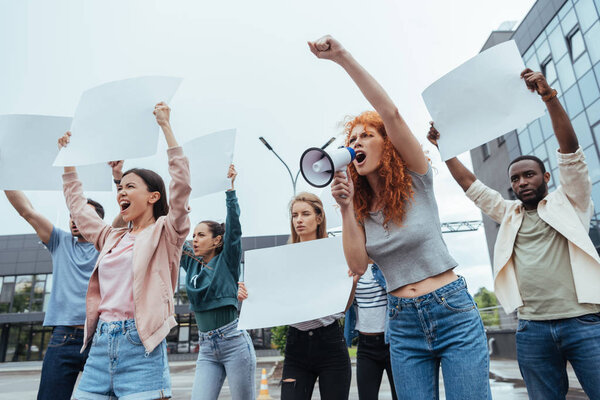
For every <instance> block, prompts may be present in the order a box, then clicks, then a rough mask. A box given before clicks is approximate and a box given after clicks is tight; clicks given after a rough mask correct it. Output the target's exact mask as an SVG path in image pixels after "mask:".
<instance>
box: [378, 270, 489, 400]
mask: <svg viewBox="0 0 600 400" xmlns="http://www.w3.org/2000/svg"><path fill="white" fill-rule="evenodd" d="M388 313H389V321H388V330H387V335H388V339H389V342H390V353H391V358H392V370H393V372H394V384H395V386H396V394H397V396H398V399H410V400H421V399H422V400H431V399H438V398H439V387H438V385H439V383H438V382H439V368H440V364H441V367H442V374H443V376H444V388H445V393H446V399H447V400H453V399H456V400H459V399H460V400H469V399H473V400H483V399H489V398H491V392H490V384H489V356H488V347H487V340H486V336H485V331H484V328H483V323H482V322H481V317H480V316H479V312H478V311H477V306H476V305H475V301H473V298H472V297H471V295H470V294H469V292H468V291H467V285H466V283H465V280H464V278H462V277H459V279H457V280H455V281H454V282H451V283H449V284H447V285H446V286H443V287H441V288H439V289H437V290H435V291H433V292H431V293H428V294H426V295H423V296H419V297H415V298H399V297H395V296H392V295H388Z"/></svg>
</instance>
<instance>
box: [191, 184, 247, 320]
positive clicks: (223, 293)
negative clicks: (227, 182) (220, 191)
mask: <svg viewBox="0 0 600 400" xmlns="http://www.w3.org/2000/svg"><path fill="white" fill-rule="evenodd" d="M225 194H226V204H227V219H226V220H225V235H224V237H223V250H222V251H221V252H220V253H219V254H218V255H216V256H215V257H213V258H212V259H211V260H210V262H209V263H208V264H206V265H204V266H202V263H201V262H200V261H199V260H201V257H194V256H193V254H194V249H193V247H192V245H191V244H190V242H185V243H184V245H183V254H182V255H181V262H180V265H181V267H182V268H183V269H184V270H185V272H186V278H185V288H186V290H187V294H188V298H189V300H190V308H191V309H192V310H193V311H195V312H201V311H209V310H213V309H215V308H219V307H224V306H234V307H236V308H237V307H238V299H237V292H238V284H237V283H238V281H239V278H240V262H241V259H242V227H241V225H240V206H239V205H238V201H237V197H236V195H235V191H234V190H231V191H228V192H225Z"/></svg>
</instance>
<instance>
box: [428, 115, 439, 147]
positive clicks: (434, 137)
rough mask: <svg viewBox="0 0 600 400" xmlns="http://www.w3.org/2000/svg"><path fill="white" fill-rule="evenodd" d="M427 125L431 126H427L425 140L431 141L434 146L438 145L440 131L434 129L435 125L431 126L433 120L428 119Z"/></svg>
mask: <svg viewBox="0 0 600 400" xmlns="http://www.w3.org/2000/svg"><path fill="white" fill-rule="evenodd" d="M429 125H431V126H430V127H429V132H428V133H427V140H429V142H431V144H433V145H434V146H435V147H438V140H440V133H439V132H438V130H437V129H435V126H433V121H429ZM438 148H439V147H438Z"/></svg>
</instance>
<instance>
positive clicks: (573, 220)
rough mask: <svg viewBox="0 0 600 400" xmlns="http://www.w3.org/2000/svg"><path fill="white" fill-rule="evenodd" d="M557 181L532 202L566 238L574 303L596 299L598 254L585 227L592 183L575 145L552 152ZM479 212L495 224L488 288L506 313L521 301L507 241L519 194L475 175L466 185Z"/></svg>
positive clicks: (519, 208) (511, 238) (599, 294)
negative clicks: (511, 195) (513, 196)
mask: <svg viewBox="0 0 600 400" xmlns="http://www.w3.org/2000/svg"><path fill="white" fill-rule="evenodd" d="M557 158H558V169H559V172H560V186H559V187H558V188H557V189H556V190H555V191H553V192H552V193H549V194H548V195H547V196H546V197H545V198H544V199H543V200H542V201H541V202H540V203H539V205H538V209H537V211H538V215H539V217H540V218H541V219H542V220H543V221H545V222H546V223H547V224H548V225H550V226H551V227H552V228H554V229H555V230H557V231H558V232H559V233H560V234H561V235H563V236H564V237H565V238H566V239H567V240H568V241H569V258H570V259H571V269H572V271H573V280H574V282H575V291H576V293H577V299H578V301H579V302H580V303H593V304H600V258H599V257H598V252H597V251H596V248H595V247H594V244H593V243H592V240H591V239H590V237H589V235H588V232H589V227H590V220H591V218H592V215H593V212H594V205H593V204H592V200H591V191H592V185H591V182H590V178H589V175H588V168H587V164H586V163H585V161H584V160H585V155H584V154H583V151H582V150H581V148H579V149H577V151H576V152H575V153H572V154H561V153H559V152H557ZM466 194H467V197H469V198H470V199H471V200H472V201H473V202H474V203H475V205H476V206H477V207H479V208H480V209H481V211H482V212H484V213H485V214H487V215H488V216H489V217H490V218H492V219H493V220H494V221H496V222H497V223H499V224H500V230H499V231H498V237H497V238H496V245H495V247H494V262H493V273H494V291H495V292H496V296H497V298H498V300H499V301H500V304H502V306H503V307H504V310H505V311H506V312H507V313H510V312H512V311H514V310H515V309H516V308H518V307H520V306H522V305H523V300H522V299H521V294H520V293H519V286H518V284H517V277H516V274H515V266H514V263H513V258H512V255H513V246H514V243H515V239H516V237H517V233H518V232H519V229H520V228H521V222H522V221H523V205H522V203H521V202H520V201H519V200H504V199H503V198H502V195H500V193H498V192H496V191H495V190H493V189H490V188H489V187H487V186H485V185H484V184H483V183H481V182H480V181H479V180H476V181H475V182H474V183H473V184H472V185H471V186H470V187H469V189H468V190H467V192H466Z"/></svg>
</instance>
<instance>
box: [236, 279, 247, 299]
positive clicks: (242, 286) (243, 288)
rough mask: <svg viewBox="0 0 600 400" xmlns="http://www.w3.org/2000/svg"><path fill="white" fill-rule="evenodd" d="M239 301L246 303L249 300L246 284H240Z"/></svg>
mask: <svg viewBox="0 0 600 400" xmlns="http://www.w3.org/2000/svg"><path fill="white" fill-rule="evenodd" d="M237 298H238V301H244V300H246V299H247V298H248V290H246V285H245V284H244V282H238V295H237Z"/></svg>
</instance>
